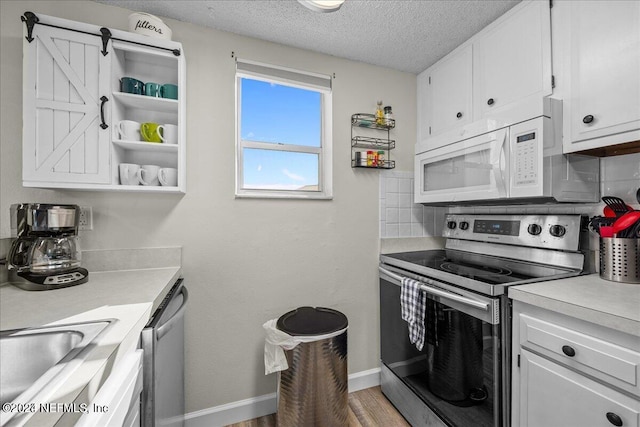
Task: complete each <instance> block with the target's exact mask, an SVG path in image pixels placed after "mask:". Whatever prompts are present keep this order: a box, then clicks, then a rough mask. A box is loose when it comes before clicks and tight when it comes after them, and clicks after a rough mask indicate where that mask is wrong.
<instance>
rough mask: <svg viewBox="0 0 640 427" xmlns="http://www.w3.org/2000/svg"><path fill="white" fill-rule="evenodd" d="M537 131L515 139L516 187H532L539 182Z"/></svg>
mask: <svg viewBox="0 0 640 427" xmlns="http://www.w3.org/2000/svg"><path fill="white" fill-rule="evenodd" d="M538 143H539V135H538V132H537V131H531V132H527V133H524V134H521V135H518V136H516V137H515V147H514V150H515V153H514V154H515V165H514V166H515V175H514V183H515V185H530V184H536V183H537V182H538V161H539V157H540V156H539V155H538V146H537V144H538Z"/></svg>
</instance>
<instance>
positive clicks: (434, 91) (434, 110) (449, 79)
mask: <svg viewBox="0 0 640 427" xmlns="http://www.w3.org/2000/svg"><path fill="white" fill-rule="evenodd" d="M472 49H473V47H472V46H471V45H467V46H464V47H463V48H462V49H460V50H457V51H455V52H454V53H453V54H452V55H449V56H447V57H446V58H445V59H444V60H443V61H441V62H439V63H438V64H437V66H435V67H433V68H431V69H430V72H429V74H428V81H427V90H426V94H425V95H426V102H427V111H428V112H429V115H430V116H429V117H427V122H428V123H429V124H430V125H429V131H430V132H429V134H430V135H438V134H441V133H443V132H445V131H448V130H451V129H453V128H456V127H459V126H462V125H464V124H465V123H469V121H471V118H472V116H473V114H472V110H471V108H472V106H471V69H472V67H471V64H472V62H471V60H472Z"/></svg>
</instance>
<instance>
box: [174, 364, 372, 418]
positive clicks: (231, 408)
mask: <svg viewBox="0 0 640 427" xmlns="http://www.w3.org/2000/svg"><path fill="white" fill-rule="evenodd" d="M378 385H380V368H375V369H369V370H367V371H361V372H356V373H355V374H351V375H349V393H352V392H354V391H358V390H364V389H365V388H370V387H375V386H378ZM276 410H277V403H276V393H270V394H265V395H263V396H258V397H252V398H250V399H244V400H238V401H236V402H231V403H227V404H225V405H220V406H214V407H213V408H207V409H202V410H200V411H196V412H191V413H189V414H186V415H185V427H222V426H226V425H229V424H233V423H239V422H241V421H246V420H251V419H253V418H258V417H263V416H265V415H269V414H274V413H275V412H276Z"/></svg>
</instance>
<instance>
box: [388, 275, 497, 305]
mask: <svg viewBox="0 0 640 427" xmlns="http://www.w3.org/2000/svg"><path fill="white" fill-rule="evenodd" d="M378 269H379V270H380V272H381V273H384V274H386V275H387V276H389V277H391V278H392V279H395V280H397V281H399V282H400V283H402V279H404V277H402V276H401V275H399V274H396V273H394V272H392V271H389V270H387V269H386V268H382V267H378ZM433 282H435V281H433ZM420 289H421V290H422V291H424V292H426V293H427V294H431V295H436V296H439V297H442V298H447V299H450V300H452V301H457V302H459V303H461V304H465V305H468V306H471V307H475V308H479V309H481V310H484V311H488V310H489V304H487V303H485V302H481V301H476V300H474V299H471V298H467V297H464V296H462V295H458V294H454V293H452V292H448V291H444V290H442V289H438V288H434V287H431V286H427V285H425V284H423V283H422V282H420Z"/></svg>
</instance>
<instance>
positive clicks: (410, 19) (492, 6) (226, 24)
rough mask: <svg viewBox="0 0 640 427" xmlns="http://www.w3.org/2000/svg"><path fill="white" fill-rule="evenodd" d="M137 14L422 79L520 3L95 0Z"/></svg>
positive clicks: (508, 0)
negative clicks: (322, 5) (335, 5)
mask: <svg viewBox="0 0 640 427" xmlns="http://www.w3.org/2000/svg"><path fill="white" fill-rule="evenodd" d="M95 1H97V2H99V3H104V4H108V5H113V6H119V7H123V8H126V9H129V10H132V11H136V12H147V13H151V14H153V15H156V16H159V17H168V18H173V19H177V20H179V21H184V22H190V23H192V24H197V25H202V26H205V27H211V28H215V29H218V30H222V31H228V32H231V33H236V34H241V35H244V36H249V37H256V38H259V39H263V40H268V41H272V42H275V43H280V44H284V45H287V46H293V47H298V48H302V49H308V50H312V51H316V52H321V53H326V54H329V55H333V56H338V57H341V58H347V59H351V60H355V61H361V62H366V63H368V64H374V65H380V66H383V67H388V68H393V69H396V70H401V71H408V72H411V73H419V72H421V71H423V70H425V69H426V68H428V67H429V66H430V65H432V64H433V63H435V62H436V61H438V60H439V59H440V58H442V57H443V56H444V55H446V54H447V53H449V52H451V51H452V50H453V49H454V48H456V47H457V46H458V45H460V44H461V43H463V42H464V41H465V40H467V39H468V38H469V37H471V36H472V35H473V34H475V33H477V32H478V31H479V30H480V29H482V28H483V27H485V26H486V25H487V24H489V23H490V22H492V21H493V20H495V19H496V18H497V17H499V16H500V15H502V14H503V13H505V12H506V11H507V10H509V9H510V8H511V7H513V6H514V5H516V4H517V3H518V2H519V0H491V1H488V0H485V1H480V0H475V1H467V0H458V1H445V0H438V1H432V0H423V1H421V0H399V1H396V0H393V1H392V0H346V2H345V3H344V5H343V6H342V8H341V9H340V10H339V11H337V12H333V13H316V12H312V11H310V10H309V9H307V8H305V7H304V6H302V5H301V4H299V3H298V2H297V1H296V0H271V1H265V0H242V1H240V0H217V1H166V0H165V1H157V0H156V1H152V0H95Z"/></svg>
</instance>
